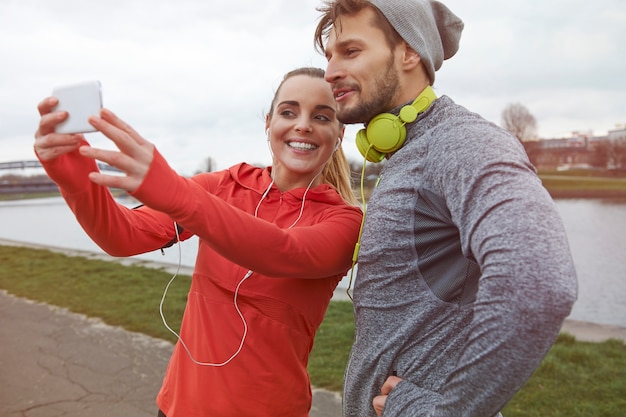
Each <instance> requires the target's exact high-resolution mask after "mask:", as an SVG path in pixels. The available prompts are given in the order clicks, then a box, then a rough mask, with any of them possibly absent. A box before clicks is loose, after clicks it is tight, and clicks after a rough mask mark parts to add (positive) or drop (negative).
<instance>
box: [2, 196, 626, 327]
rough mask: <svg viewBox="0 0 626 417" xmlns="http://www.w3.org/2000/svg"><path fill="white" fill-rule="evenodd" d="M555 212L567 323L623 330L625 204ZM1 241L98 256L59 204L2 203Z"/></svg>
mask: <svg viewBox="0 0 626 417" xmlns="http://www.w3.org/2000/svg"><path fill="white" fill-rule="evenodd" d="M123 203H124V204H126V205H128V206H132V205H134V204H136V203H135V202H133V201H126V202H123ZM557 208H558V210H559V213H560V214H561V217H562V218H563V222H564V224H565V228H566V230H567V233H568V239H569V242H570V246H571V250H572V254H573V257H574V262H575V264H576V269H577V272H578V278H579V299H578V301H577V302H576V304H575V305H574V309H573V311H572V314H571V315H570V318H572V319H576V320H583V321H591V322H596V323H606V324H615V325H620V326H625V327H626V279H625V278H626V262H624V261H623V257H624V253H626V239H625V236H624V235H625V233H626V201H624V200H622V201H619V200H582V199H581V200H575V199H573V200H558V201H557ZM0 238H2V239H10V240H16V241H21V242H29V243H37V244H43V245H51V246H57V247H62V248H69V249H80V250H88V251H93V252H98V253H102V251H101V250H100V249H99V248H98V247H97V246H96V245H95V244H94V243H93V242H92V241H91V240H90V239H89V237H87V235H86V234H85V233H84V232H83V230H82V229H81V228H80V226H79V225H78V223H77V222H76V219H75V218H74V215H73V214H72V213H71V211H70V210H69V208H68V207H67V206H66V205H65V202H64V201H63V200H62V199H61V198H47V199H40V200H20V201H10V202H0ZM196 246H197V239H190V240H189V241H187V242H184V243H183V245H182V250H181V256H182V258H181V261H182V264H183V265H185V266H189V267H192V266H193V264H194V261H195V256H196ZM178 256H179V251H178V250H177V248H170V249H169V250H167V251H166V253H165V256H163V255H162V254H161V252H160V251H156V252H153V253H149V254H144V255H139V256H137V258H139V259H146V260H150V261H158V262H167V263H171V264H176V263H178ZM346 283H347V280H344V281H343V285H346Z"/></svg>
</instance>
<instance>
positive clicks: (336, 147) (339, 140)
mask: <svg viewBox="0 0 626 417" xmlns="http://www.w3.org/2000/svg"><path fill="white" fill-rule="evenodd" d="M340 146H341V138H337V144H336V145H335V150H334V151H333V152H337V149H339V147H340Z"/></svg>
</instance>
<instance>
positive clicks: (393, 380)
mask: <svg viewBox="0 0 626 417" xmlns="http://www.w3.org/2000/svg"><path fill="white" fill-rule="evenodd" d="M400 381H402V378H398V377H397V376H390V377H388V378H387V380H386V381H385V383H384V384H383V387H382V388H381V389H380V393H381V395H378V396H376V397H374V401H372V405H373V406H374V410H375V411H376V415H377V416H378V417H381V416H382V415H383V409H384V408H385V402H386V401H387V397H388V396H389V393H390V392H391V391H392V390H393V389H394V388H395V387H396V385H398V383H399V382H400Z"/></svg>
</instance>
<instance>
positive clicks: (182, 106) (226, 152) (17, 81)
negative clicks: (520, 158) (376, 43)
mask: <svg viewBox="0 0 626 417" xmlns="http://www.w3.org/2000/svg"><path fill="white" fill-rule="evenodd" d="M444 3H445V4H447V5H448V6H449V7H450V9H452V11H453V12H455V13H456V14H457V15H458V16H459V17H461V18H462V19H463V20H464V22H465V30H464V32H463V36H462V38H461V48H460V51H459V52H458V53H457V55H456V56H454V57H453V58H451V59H450V60H448V61H445V62H444V64H443V67H442V69H441V70H440V71H438V72H437V80H436V82H435V90H436V92H437V93H438V94H439V95H443V94H445V95H448V96H450V97H451V98H452V99H453V100H455V101H456V102H457V103H459V104H461V105H464V106H465V107H467V108H469V109H470V110H472V111H475V112H477V113H480V114H481V115H483V116H484V117H485V118H487V119H488V120H491V121H493V122H495V123H497V124H500V116H501V113H502V110H503V109H504V108H505V107H506V106H507V105H508V104H511V103H516V102H519V103H521V104H523V105H524V106H526V107H527V108H528V110H529V111H530V112H531V113H532V114H533V115H534V116H535V118H536V119H537V123H538V128H539V135H540V137H542V138H552V137H562V136H567V135H569V134H570V133H571V132H572V131H575V130H579V131H580V130H582V131H592V132H593V133H595V134H605V133H606V132H607V131H608V130H611V129H614V128H615V127H616V125H617V124H624V123H626V5H625V4H626V3H624V1H623V0H596V1H593V2H590V1H583V0H544V1H542V2H529V1H521V0H509V1H496V0H490V1H488V0H472V1H468V0H448V1H445V2H444ZM320 4H321V3H320V0H265V1H258V0H229V1H207V0H177V1H171V0H168V1H165V0H107V1H100V2H96V1H81V0H73V1H72V0H56V1H47V0H1V1H0V162H5V161H13V160H29V159H34V154H33V151H32V142H33V134H34V131H35V130H36V126H37V123H38V119H39V118H38V115H37V110H36V105H37V103H38V102H39V101H41V99H43V98H44V97H47V96H49V95H50V93H51V91H52V89H53V87H55V86H58V85H64V84H73V83H76V82H81V81H86V80H100V81H101V82H102V86H103V98H104V105H105V106H106V107H108V108H109V109H111V110H113V111H114V112H116V113H117V114H118V115H119V116H120V117H122V118H123V119H124V120H125V121H127V122H128V123H129V124H131V125H132V126H133V127H134V128H135V129H136V130H137V131H139V132H140V133H141V134H142V135H143V136H144V137H145V138H146V139H148V140H150V141H152V142H153V143H155V144H156V146H157V147H158V149H159V150H160V151H161V153H163V154H164V155H165V157H166V159H167V160H168V161H169V162H170V164H171V165H172V167H173V168H174V169H176V170H177V171H178V172H179V173H181V174H183V175H189V174H192V173H193V172H194V171H196V170H198V169H200V168H201V167H202V165H203V161H204V160H206V158H207V157H211V158H213V160H214V161H215V162H216V165H217V168H218V169H222V168H226V167H228V166H230V165H232V164H234V163H237V162H240V161H247V162H251V163H262V164H269V163H270V155H269V151H268V149H267V145H266V140H265V133H264V114H265V112H266V111H267V109H268V107H269V102H270V100H271V98H272V95H273V92H274V90H275V89H276V87H277V86H278V83H279V81H280V79H281V77H282V75H283V74H284V73H285V72H287V71H289V70H291V69H293V68H295V67H300V66H319V67H324V66H325V59H324V58H323V57H321V56H320V55H319V54H317V52H315V50H314V48H313V40H312V38H313V31H314V28H315V25H316V23H317V19H318V16H319V13H318V12H317V11H316V10H315V9H316V7H318V6H319V5H320ZM358 127H360V126H357V127H352V128H350V129H349V130H348V131H347V134H346V139H347V140H346V141H344V148H345V150H346V152H347V154H348V156H349V157H350V158H351V159H355V160H356V159H360V156H359V154H358V151H357V150H356V147H355V145H354V140H353V139H354V134H355V132H356V130H357V128H358ZM87 139H88V140H89V141H90V142H92V143H93V144H94V145H96V146H101V147H110V144H109V143H107V141H106V140H105V138H104V137H103V136H102V135H100V134H98V133H94V134H88V135H87Z"/></svg>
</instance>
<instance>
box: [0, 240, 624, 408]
mask: <svg viewBox="0 0 626 417" xmlns="http://www.w3.org/2000/svg"><path fill="white" fill-rule="evenodd" d="M170 278H171V274H170V273H168V272H165V271H162V270H155V269H151V268H146V267H141V266H123V265H121V264H118V263H115V262H107V261H101V260H95V259H86V258H83V257H71V256H67V255H63V254H59V253H54V252H51V251H48V250H39V249H29V248H23V247H19V248H17V247H11V246H2V245H0V288H3V289H5V290H7V291H8V292H9V293H12V294H15V295H17V296H21V297H26V298H29V299H32V300H37V301H42V302H47V303H50V304H54V305H58V306H61V307H66V308H68V309H69V310H71V311H74V312H77V313H82V314H86V315H88V316H92V317H100V318H102V319H103V320H104V321H105V322H107V323H109V324H111V325H119V326H123V327H124V328H126V329H128V330H132V331H137V332H142V333H145V334H149V335H151V336H154V337H159V338H163V339H166V340H169V341H174V336H172V335H171V334H170V333H169V332H168V331H167V330H166V329H165V328H164V326H163V325H162V323H161V319H160V316H159V312H158V305H159V301H160V299H161V295H162V292H163V289H164V287H165V285H166V284H167V282H168V281H169V279H170ZM189 283H190V277H188V276H180V277H178V278H177V280H176V282H175V283H174V285H173V286H172V287H170V291H169V292H168V299H167V303H166V314H167V318H168V322H170V323H171V324H173V327H174V328H175V329H176V328H177V327H178V326H177V325H176V323H180V317H181V316H182V311H183V309H184V305H185V302H186V294H187V292H188V288H189ZM353 334H354V327H353V311H352V304H351V303H349V302H345V301H333V302H331V303H330V307H329V309H328V312H327V314H326V318H325V320H324V322H323V323H322V326H321V327H320V329H319V331H318V334H317V337H316V341H315V346H314V348H313V352H312V354H311V357H310V362H309V373H310V375H311V381H312V384H313V385H314V386H316V387H320V388H327V389H330V390H334V391H339V390H341V386H342V383H343V370H344V367H345V364H346V361H347V358H348V353H349V350H350V346H351V344H352V339H353ZM624 410H626V346H625V345H624V343H622V342H621V341H614V340H611V341H607V342H604V343H586V342H579V341H576V340H575V339H574V338H573V337H572V336H570V335H566V334H562V335H560V336H559V339H558V340H557V342H556V343H555V345H554V346H553V348H552V349H551V350H550V352H549V354H548V356H547V357H546V358H545V359H544V361H543V362H542V364H541V366H540V367H539V369H538V370H537V371H536V372H535V374H534V375H533V376H532V378H531V379H530V381H529V382H528V383H527V384H526V385H525V386H524V387H523V388H522V390H520V392H518V393H517V395H516V396H515V397H514V398H513V400H512V401H511V402H510V403H509V404H508V405H507V407H506V408H505V409H504V410H503V414H504V415H505V417H521V416H524V417H533V416H537V417H553V416H554V417H557V416H558V417H578V416H581V417H582V416H585V417H595V416H598V417H604V416H607V417H608V416H612V417H613V416H622V415H624Z"/></svg>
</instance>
